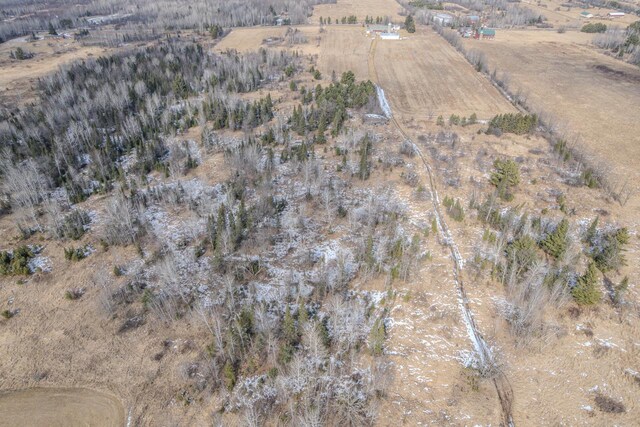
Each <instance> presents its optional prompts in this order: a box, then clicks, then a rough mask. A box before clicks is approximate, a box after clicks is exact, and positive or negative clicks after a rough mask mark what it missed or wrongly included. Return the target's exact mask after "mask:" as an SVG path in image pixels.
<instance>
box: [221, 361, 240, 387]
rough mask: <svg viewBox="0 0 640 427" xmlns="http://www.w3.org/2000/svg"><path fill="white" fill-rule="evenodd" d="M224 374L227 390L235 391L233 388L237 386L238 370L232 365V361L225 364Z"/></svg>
mask: <svg viewBox="0 0 640 427" xmlns="http://www.w3.org/2000/svg"><path fill="white" fill-rule="evenodd" d="M222 374H223V375H224V384H225V386H226V387H227V390H229V391H231V390H233V387H234V386H235V385H236V381H237V378H236V369H235V367H234V366H233V363H231V361H230V360H227V362H226V363H225V364H224V368H222Z"/></svg>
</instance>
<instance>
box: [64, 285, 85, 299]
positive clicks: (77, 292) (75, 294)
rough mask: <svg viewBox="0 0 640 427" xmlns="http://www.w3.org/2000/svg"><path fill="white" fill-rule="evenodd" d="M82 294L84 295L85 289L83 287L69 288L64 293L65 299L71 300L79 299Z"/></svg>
mask: <svg viewBox="0 0 640 427" xmlns="http://www.w3.org/2000/svg"><path fill="white" fill-rule="evenodd" d="M82 295H84V289H82V288H74V289H69V290H67V291H66V292H65V293H64V297H65V299H68V300H69V301H75V300H78V299H80V298H82Z"/></svg>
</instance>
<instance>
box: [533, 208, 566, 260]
mask: <svg viewBox="0 0 640 427" xmlns="http://www.w3.org/2000/svg"><path fill="white" fill-rule="evenodd" d="M568 232H569V221H568V220H567V219H566V218H563V219H562V221H560V223H559V224H558V226H557V227H556V229H555V230H554V231H553V233H550V234H548V235H547V237H545V238H544V239H543V240H542V241H541V242H540V247H541V248H542V250H544V251H545V252H546V253H547V254H549V255H550V256H551V257H553V258H555V259H558V258H560V257H561V256H562V255H564V253H565V251H566V250H567V233H568Z"/></svg>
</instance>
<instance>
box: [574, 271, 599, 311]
mask: <svg viewBox="0 0 640 427" xmlns="http://www.w3.org/2000/svg"><path fill="white" fill-rule="evenodd" d="M571 296H573V299H574V300H575V301H576V302H577V303H578V304H580V305H593V304H597V303H598V302H599V301H600V298H601V293H600V290H599V289H598V267H597V266H596V264H595V263H594V262H591V263H589V266H588V267H587V271H586V272H585V273H584V275H583V276H580V277H579V278H578V281H577V282H576V284H575V286H574V287H573V288H572V289H571Z"/></svg>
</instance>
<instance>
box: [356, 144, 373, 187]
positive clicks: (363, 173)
mask: <svg viewBox="0 0 640 427" xmlns="http://www.w3.org/2000/svg"><path fill="white" fill-rule="evenodd" d="M370 155H371V139H369V135H366V136H365V137H364V138H362V140H361V141H360V164H359V168H358V176H359V177H360V179H361V180H363V181H364V180H366V179H368V178H369V175H370V173H371V171H370V168H371V165H370V164H369V156H370Z"/></svg>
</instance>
